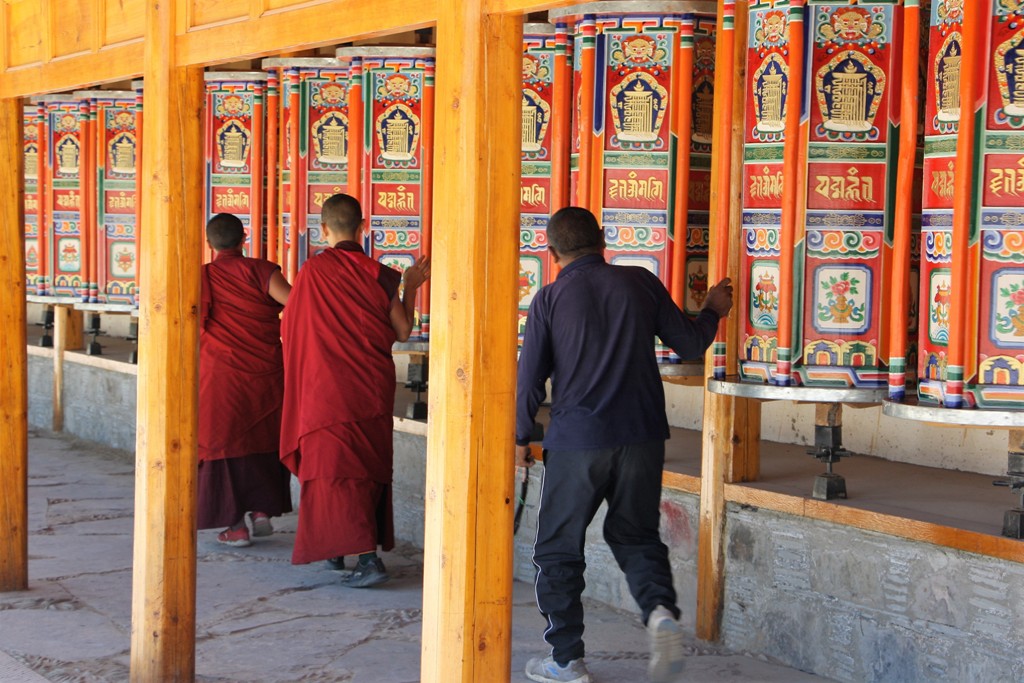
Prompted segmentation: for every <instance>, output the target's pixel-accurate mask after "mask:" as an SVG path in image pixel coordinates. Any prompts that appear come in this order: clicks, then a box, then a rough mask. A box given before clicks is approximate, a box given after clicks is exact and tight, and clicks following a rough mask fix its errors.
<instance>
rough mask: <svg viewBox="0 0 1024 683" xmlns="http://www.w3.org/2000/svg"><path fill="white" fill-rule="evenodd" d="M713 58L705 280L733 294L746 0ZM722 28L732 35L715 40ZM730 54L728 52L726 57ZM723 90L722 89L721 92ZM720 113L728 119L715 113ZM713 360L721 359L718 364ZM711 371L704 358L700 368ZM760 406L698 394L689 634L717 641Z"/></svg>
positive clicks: (727, 9) (723, 2) (732, 5)
mask: <svg viewBox="0 0 1024 683" xmlns="http://www.w3.org/2000/svg"><path fill="white" fill-rule="evenodd" d="M718 22H719V24H718V25H719V38H718V54H717V56H716V63H717V67H716V73H717V74H718V75H717V76H716V88H715V115H714V119H715V128H716V133H715V135H714V139H715V141H716V146H715V148H714V149H713V150H712V161H711V192H712V197H711V212H712V213H711V217H710V225H711V240H710V241H711V251H712V254H711V257H710V259H709V262H710V264H711V265H712V267H713V269H712V272H711V280H712V281H717V280H718V279H720V278H722V277H725V276H729V277H731V278H732V281H733V285H734V286H736V287H737V291H736V293H735V297H736V298H739V297H741V296H743V293H742V292H740V291H739V289H738V285H739V281H740V280H739V263H740V259H739V249H740V245H741V239H740V233H741V225H740V218H741V215H740V214H741V212H740V208H741V205H742V199H743V184H742V174H743V168H742V159H743V121H744V115H743V112H744V108H745V104H746V103H745V99H744V93H745V87H746V86H745V84H746V45H747V42H746V41H747V38H746V36H747V3H746V2H744V1H742V0H741V1H740V2H731V1H730V0H720V1H719V7H718ZM723 28H724V29H725V31H726V32H728V31H733V35H732V36H729V37H728V38H729V39H728V40H723ZM730 50H731V52H730ZM727 88H729V89H730V90H729V91H727V90H726V89H727ZM723 111H728V112H730V114H728V115H726V114H723V113H722V112H723ZM733 310H734V312H733V313H732V314H731V315H730V317H729V319H728V320H727V321H726V332H725V340H726V348H727V349H728V353H727V355H726V358H725V359H724V362H725V374H727V375H735V374H736V364H737V356H736V349H737V348H738V338H739V319H738V317H737V316H736V314H735V310H736V309H733ZM719 362H722V361H721V360H720V361H719ZM715 366H716V361H715V358H714V356H713V355H712V356H709V358H708V360H707V363H706V369H707V371H708V372H707V374H709V375H710V374H711V373H712V372H713V371H714V369H715ZM760 432H761V406H760V403H758V402H757V401H755V400H751V399H741V398H734V397H732V396H723V395H721V394H712V393H710V392H708V391H705V392H704V423H703V437H702V438H703V441H702V449H701V450H702V455H701V495H700V531H699V536H698V544H697V637H699V638H702V639H704V640H718V637H719V630H720V627H721V620H722V602H723V592H724V588H725V484H726V483H727V482H737V481H752V480H754V479H756V478H757V477H758V474H759V471H760V457H759V441H760Z"/></svg>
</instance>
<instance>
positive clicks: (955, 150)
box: [918, 0, 1024, 410]
mask: <svg viewBox="0 0 1024 683" xmlns="http://www.w3.org/2000/svg"><path fill="white" fill-rule="evenodd" d="M930 19H931V21H930V27H929V29H928V43H927V44H928V53H927V65H926V66H927V79H926V82H927V86H928V98H927V111H926V117H925V136H926V139H927V142H926V145H925V149H926V153H925V178H924V193H923V197H924V221H923V225H922V238H921V245H922V247H921V249H922V272H921V280H920V299H919V306H920V315H921V323H922V324H921V328H920V335H919V337H918V343H919V347H920V353H919V366H918V374H919V383H918V399H919V400H920V402H921V403H922V404H932V405H942V406H945V407H950V408H960V407H979V408H987V409H996V410H1020V409H1021V408H1024V208H1022V207H1024V204H1022V197H1024V7H1020V6H1019V3H1010V2H1001V1H1000V2H990V1H989V0H979V2H976V3H974V2H972V3H966V2H964V1H963V0H935V2H933V3H932V6H931V17H930Z"/></svg>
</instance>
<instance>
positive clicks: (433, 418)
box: [421, 0, 522, 683]
mask: <svg viewBox="0 0 1024 683" xmlns="http://www.w3.org/2000/svg"><path fill="white" fill-rule="evenodd" d="M482 4H483V3H482V2H481V0H465V1H464V2H459V3H450V4H448V5H446V8H447V11H446V12H445V13H444V14H443V15H442V16H441V17H440V19H439V21H438V26H437V90H436V106H437V115H436V118H435V121H436V123H435V126H436V127H435V134H434V141H435V148H434V150H435V151H434V159H435V163H436V167H435V168H436V172H435V174H434V223H433V224H434V232H433V250H432V251H433V255H432V258H433V287H432V288H431V296H432V299H431V318H432V325H431V330H432V332H431V340H430V351H431V354H430V361H431V368H430V377H431V387H430V390H431V394H430V431H429V436H428V438H427V491H426V538H425V566H424V586H425V587H426V589H425V590H424V591H423V658H422V677H421V678H422V680H423V681H426V682H430V683H457V682H465V683H470V682H472V681H488V682H489V683H498V682H500V681H508V680H509V673H510V665H511V626H512V624H511V622H512V613H511V610H512V604H511V602H512V509H513V504H512V503H513V499H514V495H513V460H512V459H513V455H514V440H513V431H514V412H515V407H514V402H515V396H514V394H515V364H516V355H515V354H516V306H517V295H516V283H517V281H518V278H517V273H518V263H519V155H520V151H519V146H520V136H521V134H520V115H521V113H520V102H521V100H522V94H521V90H520V77H521V73H520V71H521V66H522V19H521V17H518V16H507V15H503V16H498V15H489V16H485V15H484V14H483V13H482Z"/></svg>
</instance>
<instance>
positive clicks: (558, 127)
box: [519, 23, 572, 340]
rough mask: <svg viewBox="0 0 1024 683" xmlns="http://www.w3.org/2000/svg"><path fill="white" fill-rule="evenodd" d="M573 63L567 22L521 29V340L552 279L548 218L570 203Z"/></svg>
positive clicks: (527, 26)
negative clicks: (534, 306)
mask: <svg viewBox="0 0 1024 683" xmlns="http://www.w3.org/2000/svg"><path fill="white" fill-rule="evenodd" d="M571 83H572V65H571V63H570V57H569V36H568V34H567V32H566V30H565V24H560V25H559V27H558V30H557V31H556V29H555V26H553V25H551V24H541V23H537V24H525V25H524V26H523V102H522V110H523V111H522V116H523V118H522V172H521V176H520V207H519V338H520V340H521V339H522V337H523V332H524V330H525V327H526V313H527V311H528V310H529V308H530V302H532V301H533V297H534V295H536V293H537V292H538V291H539V290H540V288H541V287H543V286H544V285H546V284H548V283H549V282H551V281H552V280H553V279H554V275H555V274H554V263H553V261H552V259H551V256H550V254H549V252H548V240H547V225H548V219H549V218H550V216H551V214H552V213H554V212H555V211H557V210H558V209H560V208H562V207H564V206H566V205H567V204H568V195H569V130H570V125H571V123H572V109H571V108H570V102H571V100H570V93H571V90H570V84H571Z"/></svg>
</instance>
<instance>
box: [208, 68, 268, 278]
mask: <svg viewBox="0 0 1024 683" xmlns="http://www.w3.org/2000/svg"><path fill="white" fill-rule="evenodd" d="M204 78H205V80H206V110H205V117H206V143H205V158H206V194H205V209H206V215H207V217H208V218H209V217H212V216H214V215H216V214H218V213H230V214H234V215H236V216H238V217H239V219H241V221H242V225H244V226H245V241H244V242H243V243H242V248H243V251H244V253H245V255H246V256H254V257H260V258H262V257H264V256H265V255H266V247H265V236H264V234H263V225H264V222H263V219H264V216H263V211H264V204H263V186H264V173H265V171H266V169H265V158H264V152H265V149H264V126H265V113H264V104H265V97H266V87H267V74H265V73H263V72H248V71H245V72H228V71H224V72H219V71H211V72H207V73H206V74H205V75H204ZM207 256H208V257H209V254H207Z"/></svg>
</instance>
